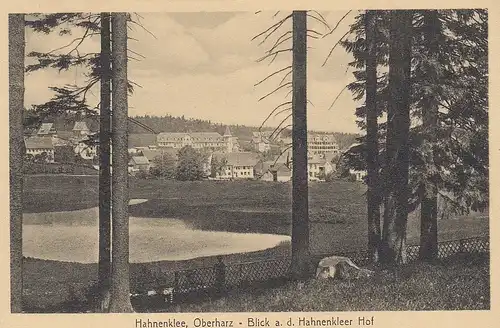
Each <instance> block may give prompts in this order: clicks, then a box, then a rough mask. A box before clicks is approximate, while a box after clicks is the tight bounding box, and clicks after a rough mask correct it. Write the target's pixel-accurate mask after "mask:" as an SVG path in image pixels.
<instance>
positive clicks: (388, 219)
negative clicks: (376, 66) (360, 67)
mask: <svg viewBox="0 0 500 328" xmlns="http://www.w3.org/2000/svg"><path fill="white" fill-rule="evenodd" d="M390 17H391V18H390V20H391V22H390V25H391V28H390V50H389V86H388V88H389V103H388V108H387V112H388V115H387V116H388V117H387V120H388V125H387V140H386V154H387V155H386V156H387V157H386V161H387V162H386V165H385V168H386V172H385V179H386V183H385V186H386V199H385V203H384V205H385V206H384V232H383V234H384V235H383V261H384V262H386V263H388V264H399V263H404V262H405V261H406V225H407V221H408V193H409V191H408V170H409V145H408V135H409V130H410V87H411V85H410V83H411V82H410V72H411V66H410V61H411V29H412V11H409V10H393V11H392V12H391V15H390Z"/></svg>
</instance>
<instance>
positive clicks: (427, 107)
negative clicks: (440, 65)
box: [419, 10, 441, 261]
mask: <svg viewBox="0 0 500 328" xmlns="http://www.w3.org/2000/svg"><path fill="white" fill-rule="evenodd" d="M423 16H424V44H425V46H426V50H427V54H428V55H427V57H428V59H427V60H428V63H427V65H426V66H427V69H426V70H425V72H424V74H425V75H424V77H425V78H424V83H425V84H426V86H427V89H429V90H435V87H436V85H438V84H439V77H438V75H437V71H436V69H435V67H433V66H434V65H435V63H437V61H438V56H439V35H440V32H441V22H440V20H439V17H438V12H437V10H426V11H424V15H423ZM435 95H436V92H430V94H425V95H424V97H425V98H424V99H423V107H422V116H423V126H424V130H425V136H424V146H426V144H427V146H428V147H426V148H428V149H430V150H431V152H430V154H429V155H430V158H429V159H430V161H431V162H430V163H427V164H429V165H431V166H433V165H434V160H433V158H434V156H433V155H432V147H433V144H434V143H435V142H436V129H437V123H438V121H437V118H438V110H439V109H438V108H439V100H438V99H437V97H436V96H435ZM425 173H427V174H426V175H427V177H428V178H429V174H428V173H429V172H425ZM421 190H422V192H423V195H422V196H423V197H422V203H421V205H420V206H421V208H420V254H419V257H420V259H421V260H424V261H433V260H435V259H436V258H437V256H438V240H437V237H438V236H437V208H438V206H437V188H436V186H435V185H434V184H433V183H432V182H430V181H427V182H426V183H424V184H423V185H422V186H421Z"/></svg>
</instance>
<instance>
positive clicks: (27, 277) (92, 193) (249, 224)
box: [24, 176, 489, 312]
mask: <svg viewBox="0 0 500 328" xmlns="http://www.w3.org/2000/svg"><path fill="white" fill-rule="evenodd" d="M97 183H98V180H97V177H71V176H28V177H26V179H25V191H24V212H25V213H34V212H53V211H69V210H77V209H86V208H91V207H96V206H98V189H97ZM129 192H130V198H143V199H149V201H148V202H145V203H141V204H137V205H132V206H130V207H129V210H130V215H131V216H135V217H153V218H155V217H157V218H179V219H182V220H183V221H185V222H186V223H188V224H190V225H192V227H194V228H197V229H203V230H220V231H230V232H253V233H278V234H289V233H290V225H291V215H290V208H291V184H290V183H273V182H259V181H233V182H224V181H200V182H179V181H160V180H139V179H133V178H131V179H130V191H129ZM364 193H365V187H364V185H362V184H360V183H352V182H347V181H340V180H339V181H335V182H332V183H311V184H310V186H309V202H310V219H311V221H312V223H311V238H310V239H311V250H312V252H313V253H314V252H316V251H317V252H320V253H328V252H332V251H335V250H340V249H342V250H355V249H364V248H365V244H366V222H365V221H366V219H365V218H366V205H365V194H364ZM82 223H83V222H82ZM75 228H76V227H75ZM418 231H419V224H418V218H417V217H416V216H415V215H414V214H412V215H411V217H410V220H409V224H408V240H409V243H416V242H417V241H418ZM488 231H489V222H488V218H487V217H483V218H480V217H479V216H478V215H473V216H472V217H459V218H457V219H452V220H442V221H441V222H440V223H439V237H440V239H442V240H443V239H456V238H465V237H470V236H477V235H488ZM288 252H289V245H280V246H279V247H276V248H274V249H270V250H265V251H261V252H254V253H249V254H234V255H229V256H226V257H225V261H227V262H241V261H247V260H252V259H258V258H269V257H274V256H276V255H284V254H287V253H288ZM473 260H474V261H476V262H474V263H476V264H477V265H470V264H468V263H470V261H469V262H467V261H465V260H460V261H458V262H456V261H455V262H453V261H452V262H450V261H448V262H442V263H440V264H438V265H432V266H430V265H425V264H412V265H410V266H409V267H408V268H406V269H405V270H403V273H402V275H400V276H399V277H395V276H394V275H392V274H386V275H384V276H378V278H377V277H375V278H373V279H378V280H376V281H377V283H374V280H373V279H372V280H366V281H364V280H363V281H361V280H360V281H356V282H349V281H346V282H339V283H331V282H321V281H311V282H309V283H307V284H306V285H305V286H304V287H303V288H302V289H301V290H298V289H297V287H296V286H295V285H293V284H289V285H286V286H284V287H282V288H278V289H272V290H264V289H263V290H260V291H259V290H256V291H255V292H252V293H246V294H241V295H236V294H234V295H229V296H228V297H226V298H224V299H220V300H216V301H215V300H214V301H213V302H208V303H203V304H198V305H189V306H187V307H182V308H181V310H182V311H211V312H213V311H217V309H219V310H224V311H227V310H229V309H230V310H233V311H260V310H262V311H281V310H283V311H289V310H293V311H295V310H304V311H309V310H318V311H321V310H329V311H330V310H331V311H333V310H348V309H357V310H363V309H371V310H376V309H384V310H389V309H433V308H435V309H448V308H450V309H451V308H467V309H468V308H482V307H481V306H483V307H484V306H489V296H488V295H489V282H488V278H485V277H488V265H489V264H488V263H487V261H486V259H481V258H479V259H477V258H476V259H473ZM471 261H472V260H471ZM213 262H214V259H213V258H202V259H196V260H190V261H176V262H168V261H162V262H157V263H146V264H132V265H131V284H132V289H136V288H140V287H141V285H144V284H146V282H147V280H148V279H150V277H149V276H150V273H151V272H153V271H155V270H157V269H161V270H170V271H171V270H180V269H187V268H191V267H196V266H209V265H213ZM96 276H97V265H95V264H77V263H64V262H56V261H44V260H37V259H28V260H27V261H26V264H25V271H24V284H25V300H26V306H27V308H29V309H30V311H36V310H37V309H38V310H40V309H43V311H51V310H50V306H56V307H59V309H58V310H57V311H61V309H60V305H57V304H60V303H61V302H68V301H74V302H75V304H78V302H81V300H82V297H83V293H84V290H85V289H86V288H88V287H89V286H90V285H91V284H92V282H93V281H94V280H95V279H96ZM147 276H148V277H147ZM422 282H424V283H425V284H427V285H425V284H423V285H422ZM447 284H451V286H456V288H455V289H456V290H455V291H453V292H447V291H446V286H447ZM424 286H426V287H425V288H424ZM459 287H460V288H461V289H460V288H459ZM469 289H470V290H471V292H470V293H472V294H471V295H472V296H471V297H472V298H471V300H470V301H467V302H466V300H465V299H462V298H461V297H462V296H460V295H465V294H463V293H465V292H466V291H467V290H469ZM322 290H325V292H324V293H323V292H321V291H322ZM457 290H458V291H459V296H457V297H455V298H453V297H452V295H454V293H455V292H457ZM460 293H462V294H460ZM486 294H487V295H486ZM422 295H423V296H426V297H421V296H422ZM432 295H434V296H436V295H437V296H439V297H437V299H436V300H431V299H430V298H432V297H430V296H432ZM485 295H486V296H485ZM441 296H442V297H441ZM476 296H477V297H476ZM463 297H465V296H463ZM481 297H483V298H481ZM434 298H436V297H434ZM407 299H408V300H410V301H408V302H409V303H404V302H406V300H407ZM315 300H316V301H315ZM317 300H320V301H317ZM366 300H369V301H366ZM480 301H481V302H482V303H481V302H480ZM403 303H404V304H403ZM230 304H233V305H230ZM485 304H488V305H485ZM66 307H68V305H67V306H66ZM280 309H281V310H280Z"/></svg>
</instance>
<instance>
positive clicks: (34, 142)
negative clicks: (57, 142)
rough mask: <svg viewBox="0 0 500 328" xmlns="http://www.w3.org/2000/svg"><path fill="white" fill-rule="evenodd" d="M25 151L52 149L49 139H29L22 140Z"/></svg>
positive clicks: (50, 139)
mask: <svg viewBox="0 0 500 328" xmlns="http://www.w3.org/2000/svg"><path fill="white" fill-rule="evenodd" d="M24 144H25V146H26V149H54V145H53V144H52V138H50V137H29V138H25V139H24Z"/></svg>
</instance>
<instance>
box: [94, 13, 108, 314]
mask: <svg viewBox="0 0 500 328" xmlns="http://www.w3.org/2000/svg"><path fill="white" fill-rule="evenodd" d="M110 19H111V17H110V14H109V13H102V14H101V102H100V122H99V123H100V126H99V273H98V292H99V302H98V304H97V306H98V309H97V310H98V311H99V312H108V311H109V296H110V295H109V292H110V291H109V289H110V278H111V277H110V275H111V169H110V167H111V166H110V164H111V163H110V158H111V156H110V155H111V153H110V152H111V149H110V137H111V133H110V132H111V60H110V59H111V58H110V57H111V31H110V28H111V26H110V25H111V21H110Z"/></svg>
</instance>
